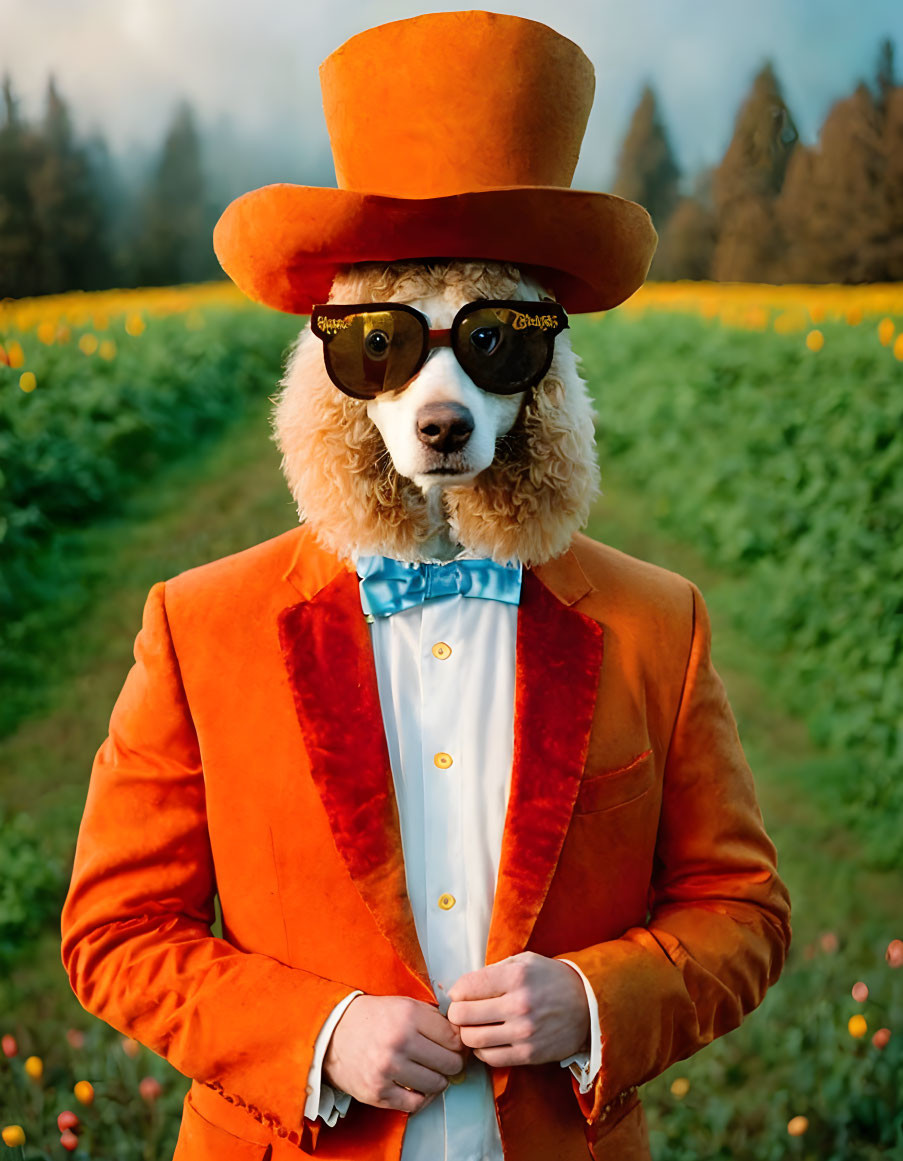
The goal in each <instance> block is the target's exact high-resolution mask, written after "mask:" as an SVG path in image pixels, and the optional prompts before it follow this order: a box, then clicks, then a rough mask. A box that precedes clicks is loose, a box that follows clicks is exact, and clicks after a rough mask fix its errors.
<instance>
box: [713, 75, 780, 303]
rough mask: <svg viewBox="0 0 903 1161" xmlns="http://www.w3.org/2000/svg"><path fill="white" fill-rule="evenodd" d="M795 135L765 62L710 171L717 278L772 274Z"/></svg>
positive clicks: (765, 278) (741, 278)
mask: <svg viewBox="0 0 903 1161" xmlns="http://www.w3.org/2000/svg"><path fill="white" fill-rule="evenodd" d="M797 139H798V134H797V130H796V126H795V124H794V122H793V118H792V117H791V115H790V111H789V109H788V108H787V105H786V103H785V102H784V98H783V96H782V94H781V87H780V84H779V83H778V80H777V77H776V76H775V73H774V69H773V68H772V66H771V64H770V63H766V65H765V66H764V67H763V68H762V69H761V71H760V72H759V73H758V75H757V76H756V78H755V80H754V81H753V85H752V89H751V91H750V93H749V96H748V97H747V98H746V100H745V101H744V103H743V105H742V107H741V109H740V112H739V113H738V115H737V119H736V122H735V124H734V134H733V137H732V139H731V142H730V144H729V145H728V148H727V152H726V153H725V155H724V158H723V160H722V161H721V164H720V165H719V166H718V168H717V169H716V170H715V173H714V175H713V196H714V204H715V213H716V217H717V223H718V241H717V244H716V246H715V252H714V256H713V260H712V273H713V277H715V278H716V279H719V280H723V281H724V280H730V281H748V282H762V281H768V280H769V278H770V277H772V275H773V273H774V270H775V268H776V266H777V265H778V263H779V261H780V256H781V252H782V248H783V239H782V237H781V234H780V231H779V227H778V222H777V219H776V214H775V200H776V198H777V196H778V193H779V192H780V189H781V186H782V184H783V181H784V175H785V172H786V170H787V164H788V161H789V159H790V156H791V154H792V152H793V148H794V146H795V144H796V141H797Z"/></svg>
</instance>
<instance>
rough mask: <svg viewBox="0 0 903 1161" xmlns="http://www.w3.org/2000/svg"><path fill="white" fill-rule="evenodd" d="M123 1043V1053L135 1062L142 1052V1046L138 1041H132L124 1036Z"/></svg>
mask: <svg viewBox="0 0 903 1161" xmlns="http://www.w3.org/2000/svg"><path fill="white" fill-rule="evenodd" d="M121 1043H122V1051H123V1052H124V1053H125V1054H126V1056H128V1057H130V1058H131V1059H132V1060H134V1059H135V1057H136V1056H137V1055H138V1053H139V1052H140V1051H141V1045H140V1044H139V1043H138V1041H137V1040H132V1039H131V1038H130V1037H128V1036H123V1038H122V1042H121Z"/></svg>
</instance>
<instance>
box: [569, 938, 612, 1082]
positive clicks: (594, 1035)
mask: <svg viewBox="0 0 903 1161" xmlns="http://www.w3.org/2000/svg"><path fill="white" fill-rule="evenodd" d="M559 963H566V964H567V965H568V967H572V968H573V969H574V971H575V972H576V973H577V975H578V976H579V977H580V979H581V980H582V981H583V988H584V991H585V992H586V1002H587V1004H588V1005H589V1045H590V1049H589V1052H578V1053H576V1054H575V1055H574V1056H569V1057H568V1058H567V1060H562V1061H561V1067H562V1068H569V1069H570V1070H571V1072H572V1073H573V1074H574V1076H575V1077H576V1078H577V1081H578V1087H579V1088H580V1091H581V1092H589V1090H590V1089H591V1088H592V1087H593V1083H594V1081H595V1079H596V1077H597V1076H598V1074H599V1069H600V1068H601V1067H602V1033H601V1031H600V1029H599V1002H598V1000H597V999H596V993H595V992H594V991H593V988H592V984H590V982H589V980H588V979H587V978H586V976H585V975H584V974H583V972H582V971H581V970H580V968H578V967H577V965H576V964H575V963H571V961H570V960H569V959H562V960H559Z"/></svg>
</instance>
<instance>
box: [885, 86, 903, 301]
mask: <svg viewBox="0 0 903 1161" xmlns="http://www.w3.org/2000/svg"><path fill="white" fill-rule="evenodd" d="M883 146H884V156H885V165H886V168H885V173H884V191H885V214H886V221H887V247H886V251H885V257H886V267H885V271H884V278H885V279H886V280H887V281H889V282H901V281H903V85H897V86H895V87H894V88H892V89H890V90H889V91H888V93H887V97H886V115H885V119H884V132H883Z"/></svg>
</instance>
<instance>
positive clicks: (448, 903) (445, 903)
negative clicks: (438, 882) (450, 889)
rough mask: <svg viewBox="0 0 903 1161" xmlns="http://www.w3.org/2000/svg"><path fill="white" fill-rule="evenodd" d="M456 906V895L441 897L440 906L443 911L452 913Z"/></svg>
mask: <svg viewBox="0 0 903 1161" xmlns="http://www.w3.org/2000/svg"><path fill="white" fill-rule="evenodd" d="M454 905H455V897H454V895H448V894H445V895H440V896H439V906H440V907H441V908H442V910H443V911H451V909H452V907H454Z"/></svg>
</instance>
